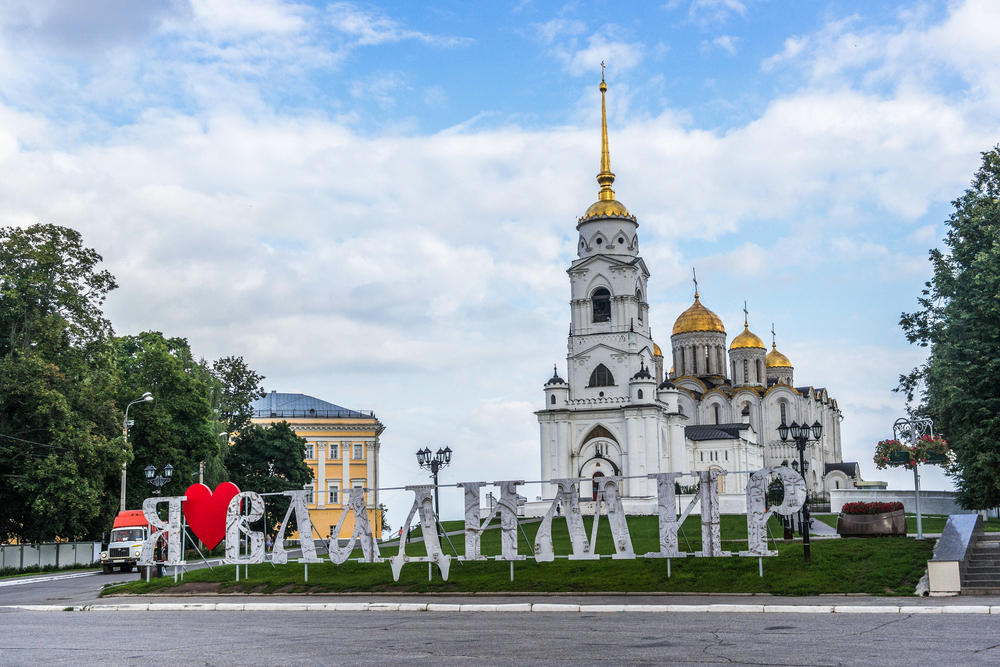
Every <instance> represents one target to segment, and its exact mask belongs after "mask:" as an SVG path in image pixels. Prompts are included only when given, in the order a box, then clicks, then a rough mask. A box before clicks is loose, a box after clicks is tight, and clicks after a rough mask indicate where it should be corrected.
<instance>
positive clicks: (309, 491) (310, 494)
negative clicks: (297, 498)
mask: <svg viewBox="0 0 1000 667" xmlns="http://www.w3.org/2000/svg"><path fill="white" fill-rule="evenodd" d="M304 488H305V492H306V502H307V503H310V504H311V503H312V502H313V487H312V484H309V485H307V486H305V487H304Z"/></svg>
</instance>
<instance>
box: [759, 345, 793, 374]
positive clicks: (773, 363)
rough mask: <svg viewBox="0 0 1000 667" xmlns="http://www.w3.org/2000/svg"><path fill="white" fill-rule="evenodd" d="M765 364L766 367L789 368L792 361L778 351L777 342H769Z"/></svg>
mask: <svg viewBox="0 0 1000 667" xmlns="http://www.w3.org/2000/svg"><path fill="white" fill-rule="evenodd" d="M765 364H766V365H767V367H768V368H791V367H792V362H791V361H789V360H788V357H786V356H785V355H783V354H782V353H781V352H778V344H777V343H771V351H770V352H768V353H767V358H766V359H765Z"/></svg>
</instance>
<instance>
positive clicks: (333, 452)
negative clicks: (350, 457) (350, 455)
mask: <svg viewBox="0 0 1000 667" xmlns="http://www.w3.org/2000/svg"><path fill="white" fill-rule="evenodd" d="M327 455H328V458H331V459H339V458H340V443H337V442H331V443H330V451H329V452H327Z"/></svg>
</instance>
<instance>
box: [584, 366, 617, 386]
mask: <svg viewBox="0 0 1000 667" xmlns="http://www.w3.org/2000/svg"><path fill="white" fill-rule="evenodd" d="M614 385H615V378H614V376H613V375H611V371H609V370H608V367H607V366H605V365H604V364H598V365H597V368H595V369H594V372H593V373H591V374H590V384H589V385H587V386H589V387H613V386H614Z"/></svg>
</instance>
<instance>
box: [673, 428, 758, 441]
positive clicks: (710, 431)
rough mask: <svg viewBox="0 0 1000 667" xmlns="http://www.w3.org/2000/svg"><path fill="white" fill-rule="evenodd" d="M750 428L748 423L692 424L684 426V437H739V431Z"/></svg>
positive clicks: (689, 438) (729, 438) (709, 438)
mask: <svg viewBox="0 0 1000 667" xmlns="http://www.w3.org/2000/svg"><path fill="white" fill-rule="evenodd" d="M748 428H750V424H694V425H693V426H685V427H684V437H685V438H687V439H688V440H694V441H696V442H697V441H699V440H732V439H734V438H739V437H740V431H742V430H744V429H748Z"/></svg>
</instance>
